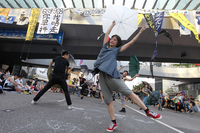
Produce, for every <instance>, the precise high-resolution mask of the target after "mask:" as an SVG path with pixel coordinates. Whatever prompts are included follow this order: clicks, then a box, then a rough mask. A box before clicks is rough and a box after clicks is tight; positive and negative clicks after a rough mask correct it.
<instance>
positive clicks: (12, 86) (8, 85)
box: [3, 74, 29, 94]
mask: <svg viewBox="0 0 200 133" xmlns="http://www.w3.org/2000/svg"><path fill="white" fill-rule="evenodd" d="M16 79H18V75H17V74H15V75H14V76H12V77H9V78H8V79H7V80H6V81H5V83H4V85H3V89H4V90H6V91H16V92H24V93H25V94H29V93H28V92H27V90H24V89H21V88H19V87H17V85H19V86H21V87H23V85H21V84H18V83H16V82H15V80H16Z"/></svg>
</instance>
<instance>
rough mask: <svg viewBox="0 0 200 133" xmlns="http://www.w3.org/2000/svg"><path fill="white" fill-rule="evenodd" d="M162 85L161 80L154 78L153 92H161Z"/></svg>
mask: <svg viewBox="0 0 200 133" xmlns="http://www.w3.org/2000/svg"><path fill="white" fill-rule="evenodd" d="M162 85H163V83H162V79H159V78H155V91H159V90H161V91H163V87H162Z"/></svg>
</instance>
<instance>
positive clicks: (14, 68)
mask: <svg viewBox="0 0 200 133" xmlns="http://www.w3.org/2000/svg"><path fill="white" fill-rule="evenodd" d="M21 68H22V66H19V65H14V66H13V71H12V73H13V75H14V74H20V72H21Z"/></svg>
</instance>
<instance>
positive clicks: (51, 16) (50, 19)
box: [37, 8, 64, 34]
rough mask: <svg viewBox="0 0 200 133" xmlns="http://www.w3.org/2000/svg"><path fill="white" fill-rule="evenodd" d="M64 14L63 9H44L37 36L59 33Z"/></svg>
mask: <svg viewBox="0 0 200 133" xmlns="http://www.w3.org/2000/svg"><path fill="white" fill-rule="evenodd" d="M63 12H64V10H63V8H43V9H42V11H41V14H40V23H39V26H38V30H37V34H49V33H53V34H57V33H59V30H60V24H61V21H62V16H63Z"/></svg>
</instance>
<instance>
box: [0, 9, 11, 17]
mask: <svg viewBox="0 0 200 133" xmlns="http://www.w3.org/2000/svg"><path fill="white" fill-rule="evenodd" d="M9 11H10V8H0V15H3V16H8V13H9Z"/></svg>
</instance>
